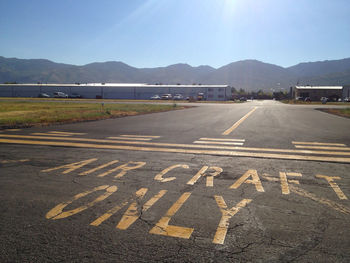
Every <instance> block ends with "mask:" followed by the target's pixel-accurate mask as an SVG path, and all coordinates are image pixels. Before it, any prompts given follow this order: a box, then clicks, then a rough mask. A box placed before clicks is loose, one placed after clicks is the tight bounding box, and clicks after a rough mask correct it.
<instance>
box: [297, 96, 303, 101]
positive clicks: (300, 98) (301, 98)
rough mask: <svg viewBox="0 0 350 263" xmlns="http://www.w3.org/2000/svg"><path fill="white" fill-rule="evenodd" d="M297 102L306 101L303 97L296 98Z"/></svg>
mask: <svg viewBox="0 0 350 263" xmlns="http://www.w3.org/2000/svg"><path fill="white" fill-rule="evenodd" d="M295 100H300V101H304V98H303V97H296V98H295Z"/></svg>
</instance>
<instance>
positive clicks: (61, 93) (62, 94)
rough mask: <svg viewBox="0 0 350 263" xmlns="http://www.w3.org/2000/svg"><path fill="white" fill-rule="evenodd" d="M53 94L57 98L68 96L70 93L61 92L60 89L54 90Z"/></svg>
mask: <svg viewBox="0 0 350 263" xmlns="http://www.w3.org/2000/svg"><path fill="white" fill-rule="evenodd" d="M53 96H54V97H55V98H68V95H67V94H66V93H63V92H60V91H57V92H54V93H53Z"/></svg>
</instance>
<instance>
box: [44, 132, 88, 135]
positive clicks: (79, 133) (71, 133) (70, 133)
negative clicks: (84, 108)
mask: <svg viewBox="0 0 350 263" xmlns="http://www.w3.org/2000/svg"><path fill="white" fill-rule="evenodd" d="M49 133H58V134H69V135H85V134H86V133H81V132H61V131H49Z"/></svg>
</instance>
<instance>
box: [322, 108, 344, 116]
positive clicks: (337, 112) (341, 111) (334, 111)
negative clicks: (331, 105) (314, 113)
mask: <svg viewBox="0 0 350 263" xmlns="http://www.w3.org/2000/svg"><path fill="white" fill-rule="evenodd" d="M322 111H325V112H328V113H331V114H335V115H338V116H342V117H346V118H350V108H345V109H322Z"/></svg>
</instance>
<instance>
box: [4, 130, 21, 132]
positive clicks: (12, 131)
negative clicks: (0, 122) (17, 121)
mask: <svg viewBox="0 0 350 263" xmlns="http://www.w3.org/2000/svg"><path fill="white" fill-rule="evenodd" d="M21 130H22V129H6V130H4V131H9V132H14V131H21Z"/></svg>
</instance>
